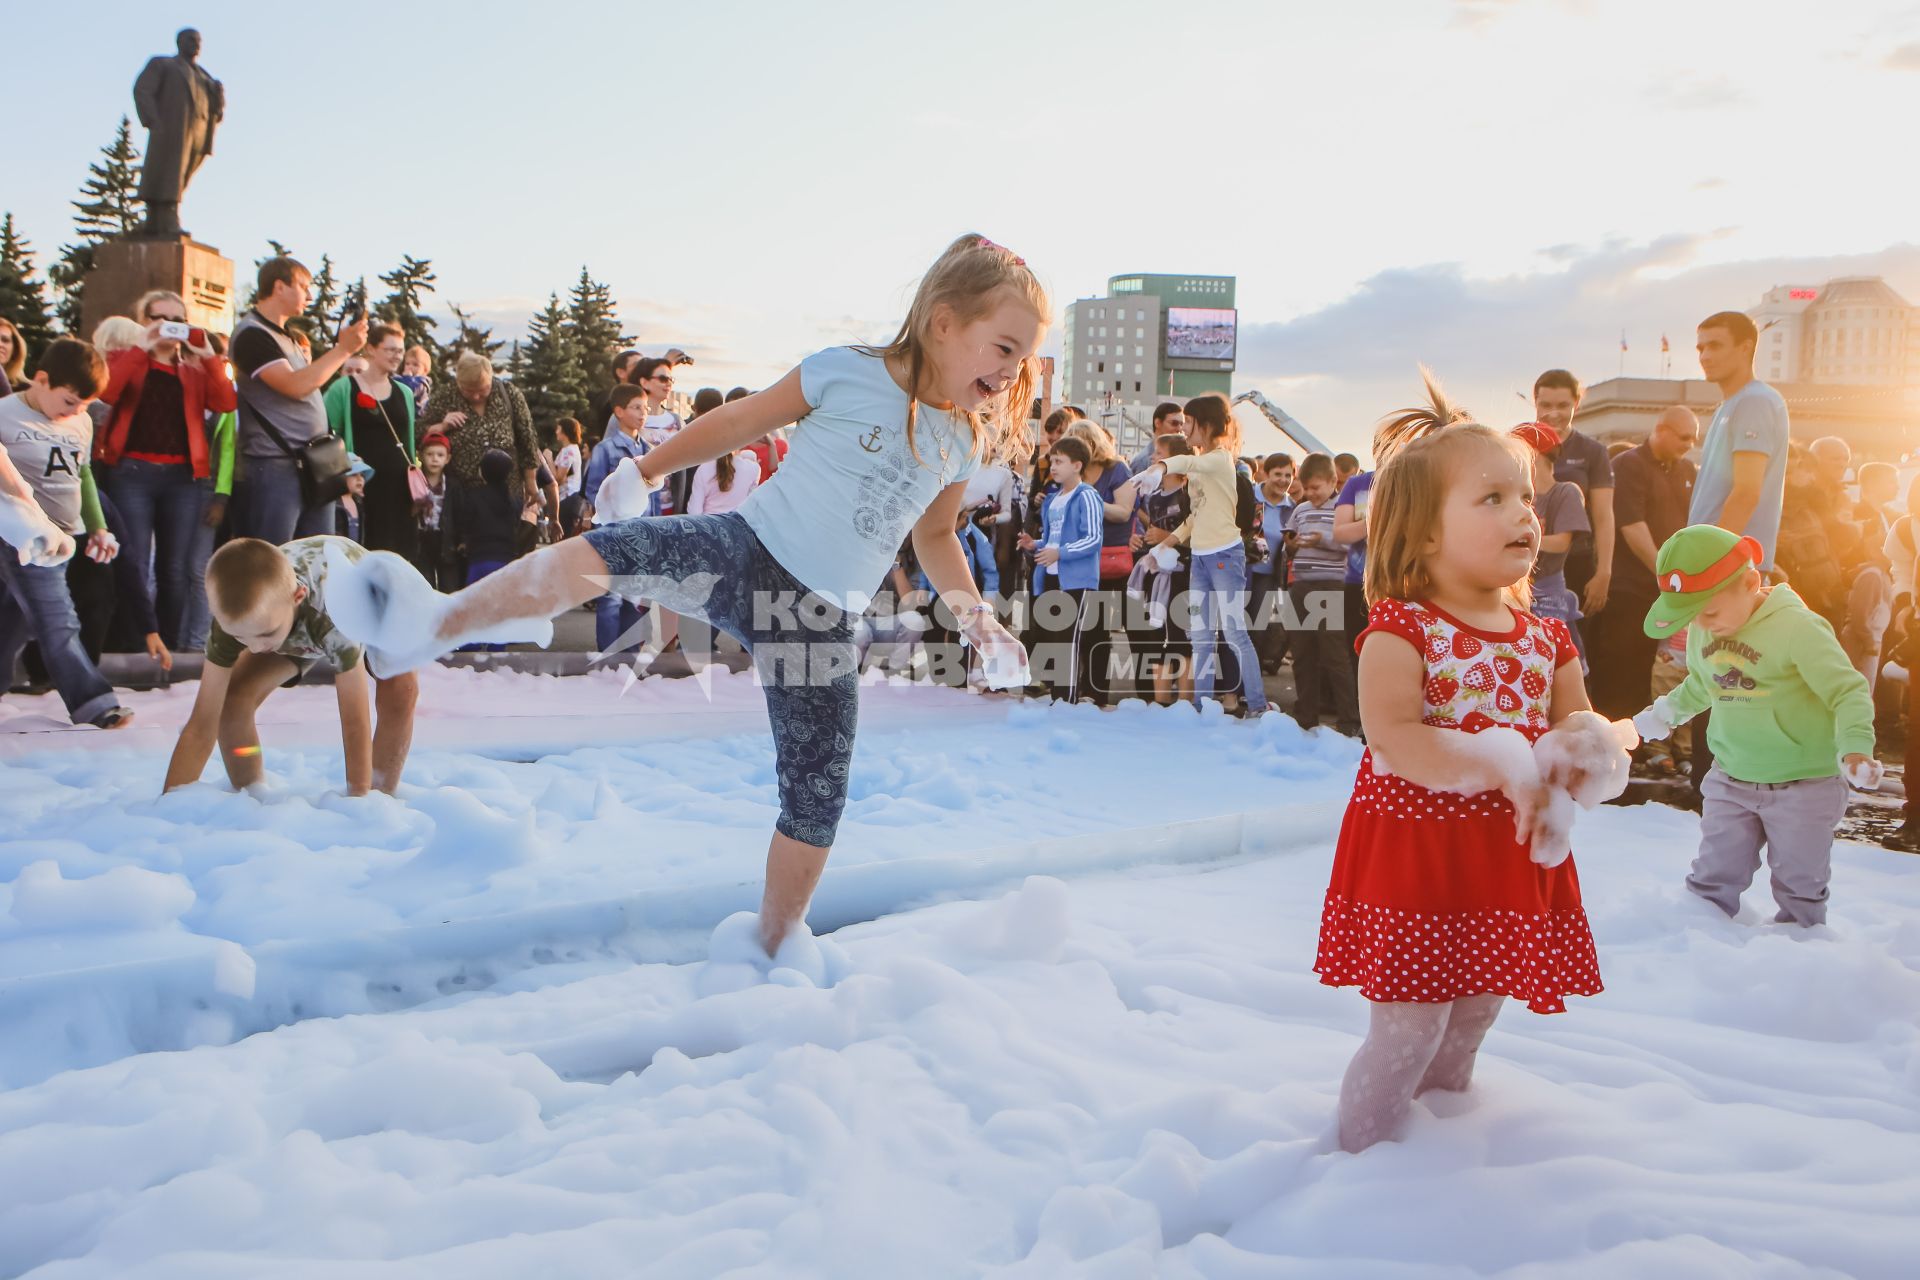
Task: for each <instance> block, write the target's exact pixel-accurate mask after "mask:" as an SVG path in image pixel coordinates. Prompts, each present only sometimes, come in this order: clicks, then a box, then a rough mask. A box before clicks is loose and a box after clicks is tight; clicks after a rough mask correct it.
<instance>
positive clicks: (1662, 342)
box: [1660, 333, 1673, 356]
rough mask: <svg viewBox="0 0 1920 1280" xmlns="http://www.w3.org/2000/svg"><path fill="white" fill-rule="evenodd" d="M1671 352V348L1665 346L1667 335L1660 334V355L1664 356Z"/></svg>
mask: <svg viewBox="0 0 1920 1280" xmlns="http://www.w3.org/2000/svg"><path fill="white" fill-rule="evenodd" d="M1672 350H1673V348H1672V347H1669V346H1668V345H1667V335H1666V334H1664V333H1663V334H1661V335H1660V354H1661V355H1663V356H1664V355H1666V354H1667V353H1668V352H1670V351H1672Z"/></svg>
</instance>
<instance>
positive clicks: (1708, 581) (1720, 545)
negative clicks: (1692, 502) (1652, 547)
mask: <svg viewBox="0 0 1920 1280" xmlns="http://www.w3.org/2000/svg"><path fill="white" fill-rule="evenodd" d="M1761 554H1762V553H1761V550H1760V544H1759V543H1758V542H1756V541H1754V540H1753V539H1752V538H1742V537H1740V536H1739V535H1738V534H1735V533H1732V532H1730V531H1728V530H1726V529H1722V528H1720V527H1719V526H1718V525H1711V524H1695V525H1688V526H1687V527H1686V528H1684V529H1682V530H1681V531H1680V532H1678V533H1676V534H1674V535H1673V536H1672V537H1671V538H1668V539H1667V541H1666V543H1665V545H1663V546H1662V547H1661V548H1660V557H1659V559H1658V560H1656V561H1655V562H1654V563H1655V565H1656V568H1655V569H1654V577H1656V578H1657V579H1659V581H1660V598H1659V599H1658V600H1656V601H1654V603H1653V608H1651V609H1649V610H1647V626H1646V630H1647V634H1648V635H1650V636H1652V637H1653V638H1654V639H1655V640H1664V639H1666V638H1667V637H1668V636H1670V635H1672V634H1673V633H1674V631H1675V630H1677V629H1678V628H1680V627H1684V626H1686V625H1687V624H1688V623H1689V622H1692V621H1693V620H1694V619H1695V618H1696V617H1698V616H1699V615H1700V611H1701V610H1702V609H1704V608H1706V607H1707V601H1709V600H1711V599H1713V597H1714V596H1716V595H1718V594H1719V593H1720V591H1721V590H1723V589H1724V588H1725V587H1727V586H1728V585H1729V584H1730V583H1734V582H1738V581H1739V580H1740V573H1741V571H1742V570H1744V569H1746V568H1747V567H1748V566H1749V565H1757V564H1759V563H1760V557H1761Z"/></svg>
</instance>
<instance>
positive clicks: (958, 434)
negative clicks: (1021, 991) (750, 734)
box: [328, 235, 1052, 955]
mask: <svg viewBox="0 0 1920 1280" xmlns="http://www.w3.org/2000/svg"><path fill="white" fill-rule="evenodd" d="M1051 315H1052V304H1051V303H1050V302H1049V300H1048V298H1047V294H1046V291H1045V290H1044V289H1043V288H1042V287H1041V285H1040V282H1039V281H1038V280H1037V279H1036V278H1035V277H1034V274H1033V272H1032V270H1031V269H1029V268H1028V266H1027V263H1026V259H1024V258H1021V257H1019V256H1017V255H1016V254H1014V253H1012V252H1010V251H1009V250H1007V249H1005V248H1003V247H1001V246H1000V245H997V244H994V243H993V242H992V241H990V240H988V239H986V238H985V237H984V236H978V235H965V236H962V237H960V238H959V239H958V240H956V241H954V242H953V244H951V245H949V246H948V248H947V250H946V252H945V253H943V254H941V256H940V258H939V260H938V261H936V262H935V263H934V264H933V266H932V268H931V269H930V270H929V271H928V272H927V274H926V276H925V278H923V279H922V280H921V282H920V287H919V290H918V291H917V292H916V293H915V295H914V299H913V305H912V306H911V308H909V310H908V312H907V317H906V320H905V321H904V322H903V323H902V324H901V326H900V331H899V332H898V333H897V334H896V335H895V336H894V339H893V341H891V342H889V343H888V344H886V345H885V346H880V347H835V348H831V349H829V350H826V351H822V352H818V353H817V354H815V355H812V356H809V357H807V359H805V360H803V361H802V362H801V363H800V366H799V367H798V368H796V369H794V370H792V371H791V372H789V373H788V374H787V375H786V376H785V377H783V378H781V379H780V380H779V381H778V382H776V383H775V384H774V385H773V386H771V387H769V388H767V389H766V390H765V391H762V392H760V393H758V394H757V395H751V396H748V397H746V398H745V399H742V400H736V401H733V402H732V403H729V404H726V405H723V406H721V407H720V408H718V409H714V410H713V411H711V412H710V413H706V414H702V415H701V417H700V419H699V421H697V422H694V423H692V424H689V425H688V426H687V427H686V429H685V430H682V431H680V432H678V433H676V434H675V435H674V436H673V437H672V438H671V439H669V440H667V441H666V442H665V443H663V444H660V445H658V446H656V447H655V448H654V449H652V450H651V451H650V452H648V453H647V454H646V456H645V457H642V458H629V459H626V460H625V461H623V462H622V463H621V464H620V470H619V471H617V472H616V473H615V477H614V479H610V480H609V481H608V482H607V487H605V488H603V489H602V494H603V495H604V494H605V493H606V492H607V491H608V489H609V488H611V489H613V490H616V491H618V490H620V489H621V488H622V487H623V485H622V484H616V483H615V480H618V479H620V477H621V474H622V473H623V472H627V471H629V470H632V471H634V475H633V477H632V484H631V485H630V487H632V488H634V489H639V488H641V487H644V488H645V489H646V490H648V491H651V490H655V489H658V488H659V487H660V486H661V484H662V483H664V481H665V478H666V477H668V476H670V475H673V474H674V473H675V472H678V471H682V470H686V469H689V468H692V467H695V466H698V465H699V464H700V463H702V462H707V461H710V460H711V459H714V458H717V457H719V456H720V455H721V454H723V453H731V452H734V451H736V450H739V449H742V448H745V447H746V446H747V445H749V444H752V443H753V442H754V441H756V440H760V439H762V438H763V437H765V436H766V435H767V433H768V432H770V431H772V430H774V429H775V428H777V427H781V426H784V425H785V424H787V423H790V422H791V423H796V426H795V428H794V431H793V437H792V438H793V451H792V453H791V454H790V455H789V456H788V457H787V458H786V459H785V460H784V461H783V462H782V464H781V466H780V469H779V470H778V471H776V472H774V474H773V476H772V477H771V478H770V479H768V480H767V481H766V482H765V483H763V484H761V485H760V486H759V487H758V488H757V489H755V490H754V491H753V493H752V494H751V495H749V497H748V498H747V500H746V502H745V503H743V504H742V505H741V506H740V507H739V508H738V509H737V510H735V511H730V512H727V513H725V514H722V515H701V516H674V517H667V518H660V519H632V520H622V521H619V522H617V523H609V524H604V525H602V526H601V527H599V528H596V529H594V530H592V531H590V532H589V533H587V534H586V535H585V536H584V537H580V538H570V539H568V540H566V541H565V542H560V543H556V544H554V545H553V546H550V547H547V548H545V549H544V550H542V551H540V552H538V553H536V554H534V555H531V556H528V557H526V558H525V559H522V560H518V561H515V562H514V563H513V564H511V565H509V566H508V567H507V568H505V569H503V570H501V571H500V572H498V573H496V574H493V575H492V576H491V577H488V578H486V579H484V580H482V581H481V582H478V583H476V584H474V585H473V586H471V587H469V588H467V589H466V590H465V591H462V592H459V593H458V594H456V595H454V596H452V597H450V598H449V597H443V596H440V595H439V594H438V593H436V592H434V591H433V590H432V588H430V587H429V586H428V585H427V583H426V582H425V580H424V579H422V578H421V577H420V576H419V574H418V573H416V572H415V571H414V570H413V568H412V566H410V565H408V564H407V563H406V562H405V561H404V560H401V559H400V558H399V557H397V556H389V555H385V554H370V555H368V556H366V557H365V558H363V559H362V560H361V561H360V565H359V567H358V568H357V570H356V569H355V568H352V567H348V568H347V569H346V571H345V572H344V573H343V575H342V577H341V578H340V579H336V580H333V581H337V582H338V583H339V584H340V585H338V586H333V587H332V588H331V589H330V591H329V594H328V603H329V606H330V607H331V608H332V610H333V617H334V620H335V622H336V623H337V624H338V625H339V627H340V629H341V630H342V631H344V632H345V633H346V634H347V635H349V636H351V637H353V638H354V639H356V640H358V641H360V642H362V643H363V644H364V645H365V646H366V647H367V657H368V661H369V663H370V665H371V667H372V668H373V669H374V670H375V671H376V672H377V673H378V674H380V675H382V676H391V675H393V674H395V673H396V672H399V671H404V670H407V669H409V668H412V667H418V666H423V665H425V664H427V663H429V662H432V661H433V660H434V659H435V658H436V657H438V656H439V655H440V654H442V653H446V652H449V651H451V650H452V649H454V648H456V647H458V646H459V645H460V644H462V643H465V642H467V641H472V640H502V639H503V640H527V639H535V640H537V641H538V642H540V643H545V642H546V640H547V639H548V638H550V637H551V635H552V626H551V624H550V623H549V622H547V621H546V620H547V619H550V618H552V617H554V616H556V615H558V614H560V613H564V612H565V611H566V610H568V609H572V608H575V607H577V606H578V605H580V604H581V603H583V602H584V601H587V600H590V599H593V598H594V597H596V596H598V595H600V594H601V593H602V592H604V591H606V590H607V589H608V586H609V584H611V585H612V587H613V588H614V589H615V590H616V591H618V592H619V593H621V594H623V595H629V596H634V597H639V598H646V599H650V600H654V601H657V602H658V603H660V604H661V605H662V606H663V607H665V608H668V609H671V610H673V611H674V612H676V613H691V614H695V615H697V616H700V617H703V618H705V619H706V620H707V621H708V622H710V623H712V624H713V625H714V626H716V627H718V628H719V629H720V630H722V631H724V632H726V633H727V634H729V635H731V636H733V637H734V638H735V639H736V640H738V641H740V643H741V644H742V645H744V646H745V647H746V648H747V649H748V650H749V651H750V652H751V653H752V654H753V657H754V667H755V671H756V673H757V675H758V678H759V680H760V683H761V684H762V686H763V687H764V689H765V691H766V698H767V711H768V717H769V719H770V720H771V721H772V727H773V740H774V756H775V764H776V770H777V773H778V779H779V792H780V817H779V820H778V821H777V822H776V823H775V824H774V836H773V843H772V848H771V850H770V851H769V853H768V857H767V882H766V889H765V893H764V896H763V897H762V900H761V906H760V918H759V940H760V942H761V944H762V945H763V946H764V947H765V948H766V950H767V952H768V954H769V955H771V954H773V953H774V952H775V951H777V950H778V949H779V947H780V944H781V941H782V940H783V939H784V938H785V937H786V936H787V934H788V932H789V930H792V929H793V928H794V927H795V926H796V925H799V924H801V922H802V921H803V920H804V918H805V916H806V911H807V903H808V901H809V900H810V899H811V898H812V896H813V889H814V885H815V884H816V883H817V882H818V881H819V878H820V872H821V870H822V868H823V867H824V866H825V864H826V860H827V854H828V852H829V851H830V849H831V847H832V844H833V839H834V832H835V829H836V827H837V826H838V824H839V821H840V815H841V811H842V810H843V809H844V808H845V806H846V797H847V775H848V771H849V769H850V767H851V763H852V757H853V740H854V727H855V720H856V710H857V702H858V685H857V667H858V664H857V660H856V659H857V655H856V649H855V643H854V629H855V625H856V624H857V623H858V621H859V619H860V615H861V612H862V610H863V609H864V608H865V605H866V603H867V600H868V599H869V598H870V597H871V596H872V595H873V594H874V593H875V592H876V591H877V590H878V589H879V587H880V585H881V583H882V581H883V579H884V578H885V577H886V576H887V573H888V570H889V569H890V567H891V566H892V564H893V559H894V555H895V553H896V551H897V550H898V549H899V547H900V544H901V541H902V540H903V539H904V538H905V537H906V536H907V535H908V534H909V532H911V534H912V538H913V544H914V547H915V549H916V551H917V552H918V558H919V561H920V565H921V567H922V569H923V570H924V571H925V573H926V575H927V577H928V578H929V579H930V580H931V581H932V583H933V585H934V587H935V588H936V589H937V590H938V591H939V593H940V595H941V598H942V600H943V601H944V602H945V603H946V604H947V605H948V606H949V607H950V608H951V609H952V611H953V613H954V615H955V616H956V617H957V618H959V619H960V620H961V634H962V636H963V637H964V638H965V639H966V641H967V643H968V644H970V645H972V646H973V647H974V648H975V649H976V650H978V651H979V653H980V656H981V659H982V662H983V666H984V668H985V670H986V672H987V676H988V680H989V682H990V683H992V684H995V685H1000V686H1022V685H1025V684H1026V683H1027V671H1026V665H1027V664H1026V653H1025V650H1023V649H1022V648H1021V647H1020V642H1019V641H1018V640H1016V639H1014V637H1013V636H1012V635H1011V634H1009V633H1008V631H1007V630H1006V629H1005V628H1004V627H1002V626H1001V625H1000V623H999V621H998V620H997V619H996V618H995V617H994V609H993V606H992V605H990V604H988V603H986V602H985V601H983V600H982V599H981V598H980V593H979V591H978V590H977V589H976V587H975V585H974V580H973V574H972V573H971V572H970V571H969V569H968V567H967V558H966V554H965V553H964V552H963V551H962V549H961V546H960V540H959V539H958V537H956V536H955V534H954V528H955V523H956V521H957V519H958V517H959V514H960V506H961V502H962V499H963V497H964V495H965V491H966V481H967V477H968V476H970V475H972V474H973V472H974V471H975V470H977V469H978V468H979V465H980V459H981V458H983V457H986V456H988V455H989V454H993V453H994V452H995V451H996V450H997V451H998V453H999V456H1001V457H1003V458H1007V459H1009V460H1010V461H1011V462H1012V463H1014V464H1015V465H1018V463H1019V462H1020V461H1022V460H1024V459H1025V457H1026V456H1027V454H1028V452H1029V451H1030V449H1031V443H1030V441H1029V440H1028V437H1027V423H1026V409H1027V406H1028V405H1029V404H1031V403H1032V402H1033V391H1034V386H1035V381H1036V379H1035V367H1034V361H1033V359H1032V356H1033V353H1034V350H1035V348H1037V347H1038V346H1039V344H1040V341H1041V339H1042V337H1043V336H1044V335H1045V333H1046V327H1047V321H1048V318H1049V317H1050V316H1051ZM606 514H607V513H606V512H605V511H604V510H603V511H602V512H601V515H602V516H603V517H604V516H605V515H606ZM802 932H804V930H803V931H802Z"/></svg>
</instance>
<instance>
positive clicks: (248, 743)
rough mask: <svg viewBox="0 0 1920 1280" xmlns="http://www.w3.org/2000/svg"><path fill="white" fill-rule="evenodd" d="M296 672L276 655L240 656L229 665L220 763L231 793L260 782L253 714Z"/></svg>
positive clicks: (288, 661)
mask: <svg viewBox="0 0 1920 1280" xmlns="http://www.w3.org/2000/svg"><path fill="white" fill-rule="evenodd" d="M299 671H300V667H299V665H298V664H297V663H295V662H294V661H293V659H291V658H283V657H281V656H280V655H279V654H277V653H243V654H241V655H240V660H239V661H238V662H235V663H234V664H233V675H232V677H231V678H230V679H229V680H228V682H227V698H226V701H225V702H223V703H221V704H220V763H221V764H223V765H225V766H226V768H227V781H229V782H231V783H232V784H233V788H234V790H236V791H241V790H245V789H246V788H247V787H250V786H252V785H253V784H254V783H256V782H258V781H260V775H261V773H262V772H263V771H264V767H263V764H262V761H261V757H260V730H259V729H258V728H257V727H256V726H255V725H254V722H253V718H254V713H255V712H257V711H259V710H260V704H261V703H263V702H265V701H266V700H267V695H268V694H271V693H272V692H273V691H274V690H275V689H278V688H279V687H280V686H281V685H283V684H285V683H286V682H287V681H289V680H291V679H293V677H294V676H295V675H297V674H298V673H299Z"/></svg>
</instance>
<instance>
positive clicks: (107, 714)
mask: <svg viewBox="0 0 1920 1280" xmlns="http://www.w3.org/2000/svg"><path fill="white" fill-rule="evenodd" d="M87 723H88V724H90V725H92V726H93V727H94V728H96V729H121V728H125V727H126V726H127V725H129V724H131V723H133V712H131V711H129V710H128V709H127V708H125V707H108V708H107V709H106V710H105V711H102V712H101V713H100V714H99V715H97V716H95V717H94V718H93V719H91V720H89V721H87Z"/></svg>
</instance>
